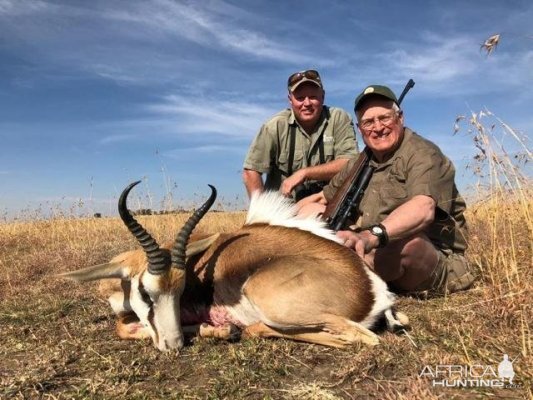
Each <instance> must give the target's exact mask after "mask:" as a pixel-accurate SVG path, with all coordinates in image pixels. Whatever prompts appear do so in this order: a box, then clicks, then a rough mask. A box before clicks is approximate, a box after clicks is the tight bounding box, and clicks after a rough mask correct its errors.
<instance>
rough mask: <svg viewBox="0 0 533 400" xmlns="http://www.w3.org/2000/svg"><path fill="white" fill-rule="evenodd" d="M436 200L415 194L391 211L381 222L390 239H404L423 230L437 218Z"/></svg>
mask: <svg viewBox="0 0 533 400" xmlns="http://www.w3.org/2000/svg"><path fill="white" fill-rule="evenodd" d="M435 206H436V203H435V200H433V198H431V197H429V196H423V195H419V196H415V197H413V198H412V199H411V200H409V201H407V202H406V203H404V204H402V205H401V206H400V207H398V208H396V209H395V210H394V211H393V212H392V213H390V215H389V216H387V218H385V219H384V220H383V221H382V222H381V223H382V224H383V225H384V226H385V228H386V229H387V233H388V235H389V238H390V240H395V239H403V238H406V237H409V236H412V235H414V234H416V233H419V232H421V231H423V230H424V229H425V228H427V227H428V226H429V225H430V224H431V223H432V222H433V219H434V218H435Z"/></svg>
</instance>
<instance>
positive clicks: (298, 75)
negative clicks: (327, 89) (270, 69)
mask: <svg viewBox="0 0 533 400" xmlns="http://www.w3.org/2000/svg"><path fill="white" fill-rule="evenodd" d="M303 78H307V79H313V80H315V81H318V82H320V75H319V74H318V71H315V70H314V69H308V70H307V71H300V72H295V73H294V74H292V75H291V76H289V79H288V81H287V86H288V87H291V86H292V85H294V84H296V83H298V82H300V81H301V80H302V79H303Z"/></svg>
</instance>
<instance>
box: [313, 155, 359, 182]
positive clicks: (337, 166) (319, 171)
mask: <svg viewBox="0 0 533 400" xmlns="http://www.w3.org/2000/svg"><path fill="white" fill-rule="evenodd" d="M348 160H349V159H348V158H339V159H337V160H333V161H329V162H327V163H324V164H320V165H315V166H313V167H307V168H304V169H303V170H304V171H305V180H315V181H329V180H330V179H331V178H333V177H334V176H335V175H336V174H337V173H338V172H339V171H340V170H341V169H342V168H343V167H344V166H345V165H346V163H347V162H348Z"/></svg>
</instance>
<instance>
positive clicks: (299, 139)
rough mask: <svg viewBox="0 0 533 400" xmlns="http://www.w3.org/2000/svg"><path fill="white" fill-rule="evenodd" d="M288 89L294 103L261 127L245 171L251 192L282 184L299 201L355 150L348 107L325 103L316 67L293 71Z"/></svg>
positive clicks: (283, 191) (286, 191)
mask: <svg viewBox="0 0 533 400" xmlns="http://www.w3.org/2000/svg"><path fill="white" fill-rule="evenodd" d="M287 88H288V91H289V94H288V98H289V104H290V106H291V108H290V109H286V110H283V111H281V112H280V113H278V114H276V115H275V116H273V117H272V118H271V119H270V120H268V121H267V122H266V123H265V124H264V125H263V126H262V127H261V129H260V130H259V133H258V134H257V136H256V137H255V139H254V140H253V142H252V144H251V146H250V148H249V150H248V154H247V156H246V159H245V161H244V171H243V174H242V176H243V181H244V184H245V186H246V190H247V191H248V195H249V196H251V194H252V193H253V192H255V191H263V190H265V189H266V190H278V189H279V190H280V191H281V192H282V193H283V194H284V195H285V196H292V197H294V198H295V199H296V200H299V199H300V198H302V197H305V196H306V195H309V194H311V193H316V192H319V191H320V190H321V189H322V187H323V186H324V184H326V183H327V182H328V181H329V180H330V179H331V178H332V177H333V176H334V175H335V174H336V173H338V172H339V171H340V170H341V169H342V168H343V167H344V165H346V162H347V161H348V159H349V158H353V157H355V156H356V155H357V144H356V141H355V131H354V126H353V122H352V120H351V118H350V116H349V114H348V113H347V112H346V111H344V110H342V109H339V108H335V107H328V106H326V105H324V95H325V91H324V87H323V85H322V79H321V78H320V75H319V73H318V72H317V71H315V70H306V71H301V72H296V73H294V74H292V75H291V76H290V77H289V79H288V81H287ZM262 174H266V181H265V183H264V184H263V178H262Z"/></svg>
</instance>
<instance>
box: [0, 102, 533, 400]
mask: <svg viewBox="0 0 533 400" xmlns="http://www.w3.org/2000/svg"><path fill="white" fill-rule="evenodd" d="M489 118H490V121H489V122H488V124H487V119H489ZM492 121H494V122H492ZM465 122H466V123H468V128H467V132H465V133H466V134H467V135H470V137H471V138H472V142H473V143H474V146H475V149H476V151H477V153H476V154H475V157H474V158H473V160H472V163H471V165H470V166H469V168H470V170H471V171H472V172H473V173H475V174H476V175H477V176H478V177H479V184H478V185H477V186H476V187H475V189H474V190H473V193H471V195H472V196H471V197H473V198H475V200H472V201H471V202H470V208H469V210H468V220H469V224H470V230H471V242H470V252H469V254H468V256H469V259H470V261H471V262H472V263H473V264H474V265H475V266H476V267H477V269H478V271H479V274H480V280H479V281H478V282H477V283H476V284H475V286H474V288H473V289H471V290H470V291H467V292H463V293H457V294H454V295H451V296H448V297H446V298H434V299H429V300H425V301H423V300H419V299H415V298H408V297H406V298H401V299H400V301H399V308H400V309H401V310H402V311H403V312H405V313H406V314H408V315H409V317H410V319H411V323H412V326H413V329H412V330H411V331H410V332H409V337H407V336H397V335H392V334H388V333H385V334H382V336H381V339H382V342H381V345H380V346H376V347H373V348H368V347H364V346H361V345H357V346H354V347H352V348H350V349H347V350H338V349H330V348H324V347H320V346H314V345H309V344H303V343H296V342H290V341H285V340H257V339H254V340H243V341H241V342H238V343H225V342H218V341H215V340H193V341H192V342H191V343H190V344H189V345H188V346H186V348H185V349H183V350H182V351H181V354H179V355H178V354H162V353H160V352H158V351H157V350H156V349H155V348H153V346H151V344H150V343H148V342H128V341H120V340H118V339H117V337H116V336H115V335H114V332H113V326H114V317H113V315H112V313H111V310H110V308H109V306H108V305H107V303H106V301H105V300H103V299H100V298H98V297H97V295H96V293H95V290H94V288H95V284H89V285H86V286H78V285H76V284H74V283H71V282H66V281H62V280H58V279H56V278H54V277H53V276H52V275H53V274H55V273H59V272H63V271H67V270H72V269H75V268H80V267H84V266H87V265H91V264H97V263H101V262H105V261H107V260H109V259H110V258H111V257H112V256H114V255H116V254H117V253H118V252H121V251H124V250H127V249H132V248H136V247H137V244H136V243H135V241H134V239H133V238H132V237H131V235H130V234H128V233H127V230H126V229H125V228H124V227H123V225H122V224H121V223H120V221H119V220H118V219H117V218H101V219H93V218H65V217H62V218H55V219H52V220H48V221H38V220H34V221H26V222H11V223H3V224H0V249H1V252H0V299H1V300H2V301H1V303H0V329H1V331H2V335H0V398H20V399H23V398H44V399H47V398H118V399H131V398H138V399H148V398H150V399H152V398H168V397H170V398H182V399H237V398H247V399H356V398H357V399H437V398H439V399H440V398H455V399H470V398H485V397H489V396H490V397H498V398H509V399H512V398H517V399H518V398H532V392H531V386H532V384H533V362H532V360H533V357H531V354H532V346H531V321H532V316H533V315H532V303H531V299H530V297H531V296H530V294H531V292H532V289H533V287H532V286H533V285H532V282H533V280H532V275H533V269H532V268H531V266H532V248H531V246H532V240H531V237H532V222H531V206H532V199H533V196H532V194H533V193H532V190H533V188H532V185H531V179H530V177H528V176H527V174H526V171H527V167H528V164H527V163H528V162H529V161H530V159H531V152H530V151H529V149H528V146H527V140H526V138H525V136H524V135H521V134H520V133H519V132H516V131H515V130H513V129H511V128H510V127H508V126H507V125H505V124H503V122H501V121H499V120H498V119H497V118H495V117H494V116H493V115H491V114H490V113H488V112H487V111H485V112H483V113H478V114H473V115H472V116H471V118H469V119H467V118H459V119H458V121H457V132H460V131H461V128H460V126H459V124H460V123H465ZM487 126H489V127H490V128H487ZM496 139H498V140H496ZM503 141H505V144H506V146H505V148H504V147H503V146H502V145H501V143H502V142H503ZM510 141H511V142H510ZM187 215H188V214H186V213H182V214H175V215H157V216H142V217H138V219H139V220H140V222H141V223H142V224H143V225H144V226H145V227H146V228H147V229H148V230H149V231H150V232H151V233H152V234H153V235H154V237H155V238H156V239H158V240H160V241H165V240H171V239H172V238H173V236H174V235H175V233H176V231H177V230H178V227H180V226H181V225H182V224H183V222H184V221H185V218H186V217H187ZM243 221H244V213H220V212H219V213H209V214H208V215H207V216H206V218H205V219H204V220H203V221H202V223H201V225H200V229H203V230H206V231H229V230H233V229H235V228H236V227H238V226H240V225H241V224H242V223H243ZM259 245H260V244H259ZM503 354H509V358H510V359H515V361H514V364H513V366H514V371H515V373H516V376H515V380H514V382H515V383H516V384H517V387H515V388H504V389H495V388H490V387H489V388H487V387H471V388H442V387H433V386H432V384H431V379H429V378H428V377H426V376H420V372H421V371H422V369H423V367H424V366H427V365H430V366H435V365H442V364H454V365H455V364H459V365H470V366H472V365H490V366H493V367H494V368H497V365H498V363H499V362H500V361H501V360H502V356H503Z"/></svg>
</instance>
